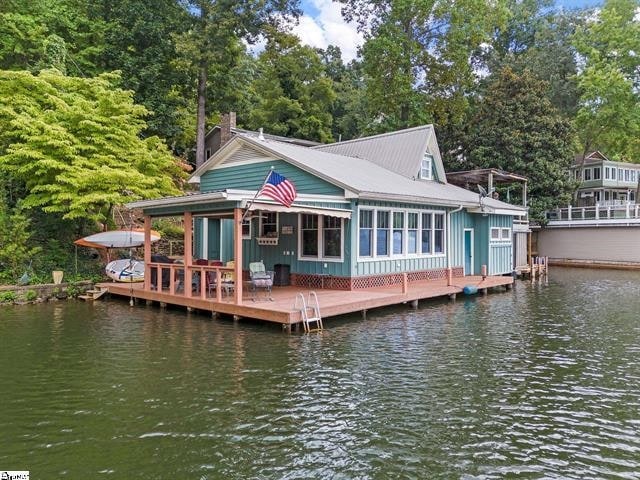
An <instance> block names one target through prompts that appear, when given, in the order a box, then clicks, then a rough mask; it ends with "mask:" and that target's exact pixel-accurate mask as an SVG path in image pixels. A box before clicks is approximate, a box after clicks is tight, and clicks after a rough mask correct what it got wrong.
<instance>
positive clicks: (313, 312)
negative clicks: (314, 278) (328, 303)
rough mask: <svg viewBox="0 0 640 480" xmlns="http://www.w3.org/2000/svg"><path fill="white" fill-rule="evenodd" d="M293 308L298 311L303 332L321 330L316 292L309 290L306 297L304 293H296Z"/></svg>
mask: <svg viewBox="0 0 640 480" xmlns="http://www.w3.org/2000/svg"><path fill="white" fill-rule="evenodd" d="M293 308H294V310H297V311H299V312H300V317H301V318H302V326H303V327H304V331H305V333H311V332H320V331H322V330H323V328H324V327H323V326H322V315H320V304H319V303H318V295H316V292H309V295H308V296H307V298H305V297H304V293H302V292H300V293H298V295H297V296H296V302H295V304H294V307H293Z"/></svg>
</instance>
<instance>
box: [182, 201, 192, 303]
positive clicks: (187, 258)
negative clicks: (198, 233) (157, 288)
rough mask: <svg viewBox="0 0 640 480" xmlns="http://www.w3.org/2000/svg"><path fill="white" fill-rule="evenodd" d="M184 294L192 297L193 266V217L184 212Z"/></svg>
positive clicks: (189, 213)
mask: <svg viewBox="0 0 640 480" xmlns="http://www.w3.org/2000/svg"><path fill="white" fill-rule="evenodd" d="M183 218H184V294H185V296H187V297H190V296H191V269H190V268H189V267H191V265H192V264H193V243H192V234H193V215H192V214H191V212H184V217H183Z"/></svg>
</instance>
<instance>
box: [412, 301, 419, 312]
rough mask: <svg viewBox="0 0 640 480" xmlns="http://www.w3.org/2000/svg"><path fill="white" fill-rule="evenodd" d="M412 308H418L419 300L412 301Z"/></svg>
mask: <svg viewBox="0 0 640 480" xmlns="http://www.w3.org/2000/svg"><path fill="white" fill-rule="evenodd" d="M411 308H413V309H414V310H415V309H417V308H418V300H412V301H411Z"/></svg>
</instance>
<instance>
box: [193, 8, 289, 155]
mask: <svg viewBox="0 0 640 480" xmlns="http://www.w3.org/2000/svg"><path fill="white" fill-rule="evenodd" d="M183 3H184V6H185V9H186V12H187V13H188V14H189V15H190V16H191V20H192V26H191V28H190V29H189V30H188V31H187V32H186V33H185V34H184V36H183V39H182V41H181V43H182V45H183V52H185V53H186V52H188V56H187V57H186V58H187V59H189V60H190V62H189V63H190V66H191V67H190V71H191V72H194V73H195V75H196V76H195V79H197V87H196V99H197V101H196V111H197V120H196V166H200V165H201V164H202V163H204V160H205V158H204V156H205V151H204V137H205V133H206V130H205V129H206V118H207V85H208V83H209V78H210V73H211V70H212V69H213V71H215V72H218V73H219V74H222V72H224V71H225V70H226V71H228V70H229V69H230V67H233V66H235V65H236V61H237V60H238V58H239V55H238V53H239V52H240V51H241V49H239V40H240V39H246V40H249V41H252V40H253V39H255V38H256V37H257V36H258V35H259V34H260V33H263V32H264V31H265V29H266V27H267V26H269V25H270V26H273V27H276V28H277V27H278V26H279V25H280V24H282V23H283V22H286V21H287V19H288V18H289V17H290V16H291V15H294V16H295V15H297V14H298V10H297V1H296V0H263V1H260V2H251V1H245V0H243V1H237V2H220V1H216V0H185V2H183Z"/></svg>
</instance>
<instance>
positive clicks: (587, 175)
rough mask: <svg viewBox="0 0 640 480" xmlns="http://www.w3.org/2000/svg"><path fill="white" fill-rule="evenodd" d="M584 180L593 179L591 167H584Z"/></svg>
mask: <svg viewBox="0 0 640 480" xmlns="http://www.w3.org/2000/svg"><path fill="white" fill-rule="evenodd" d="M584 180H585V181H587V180H591V169H590V168H585V169H584Z"/></svg>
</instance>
